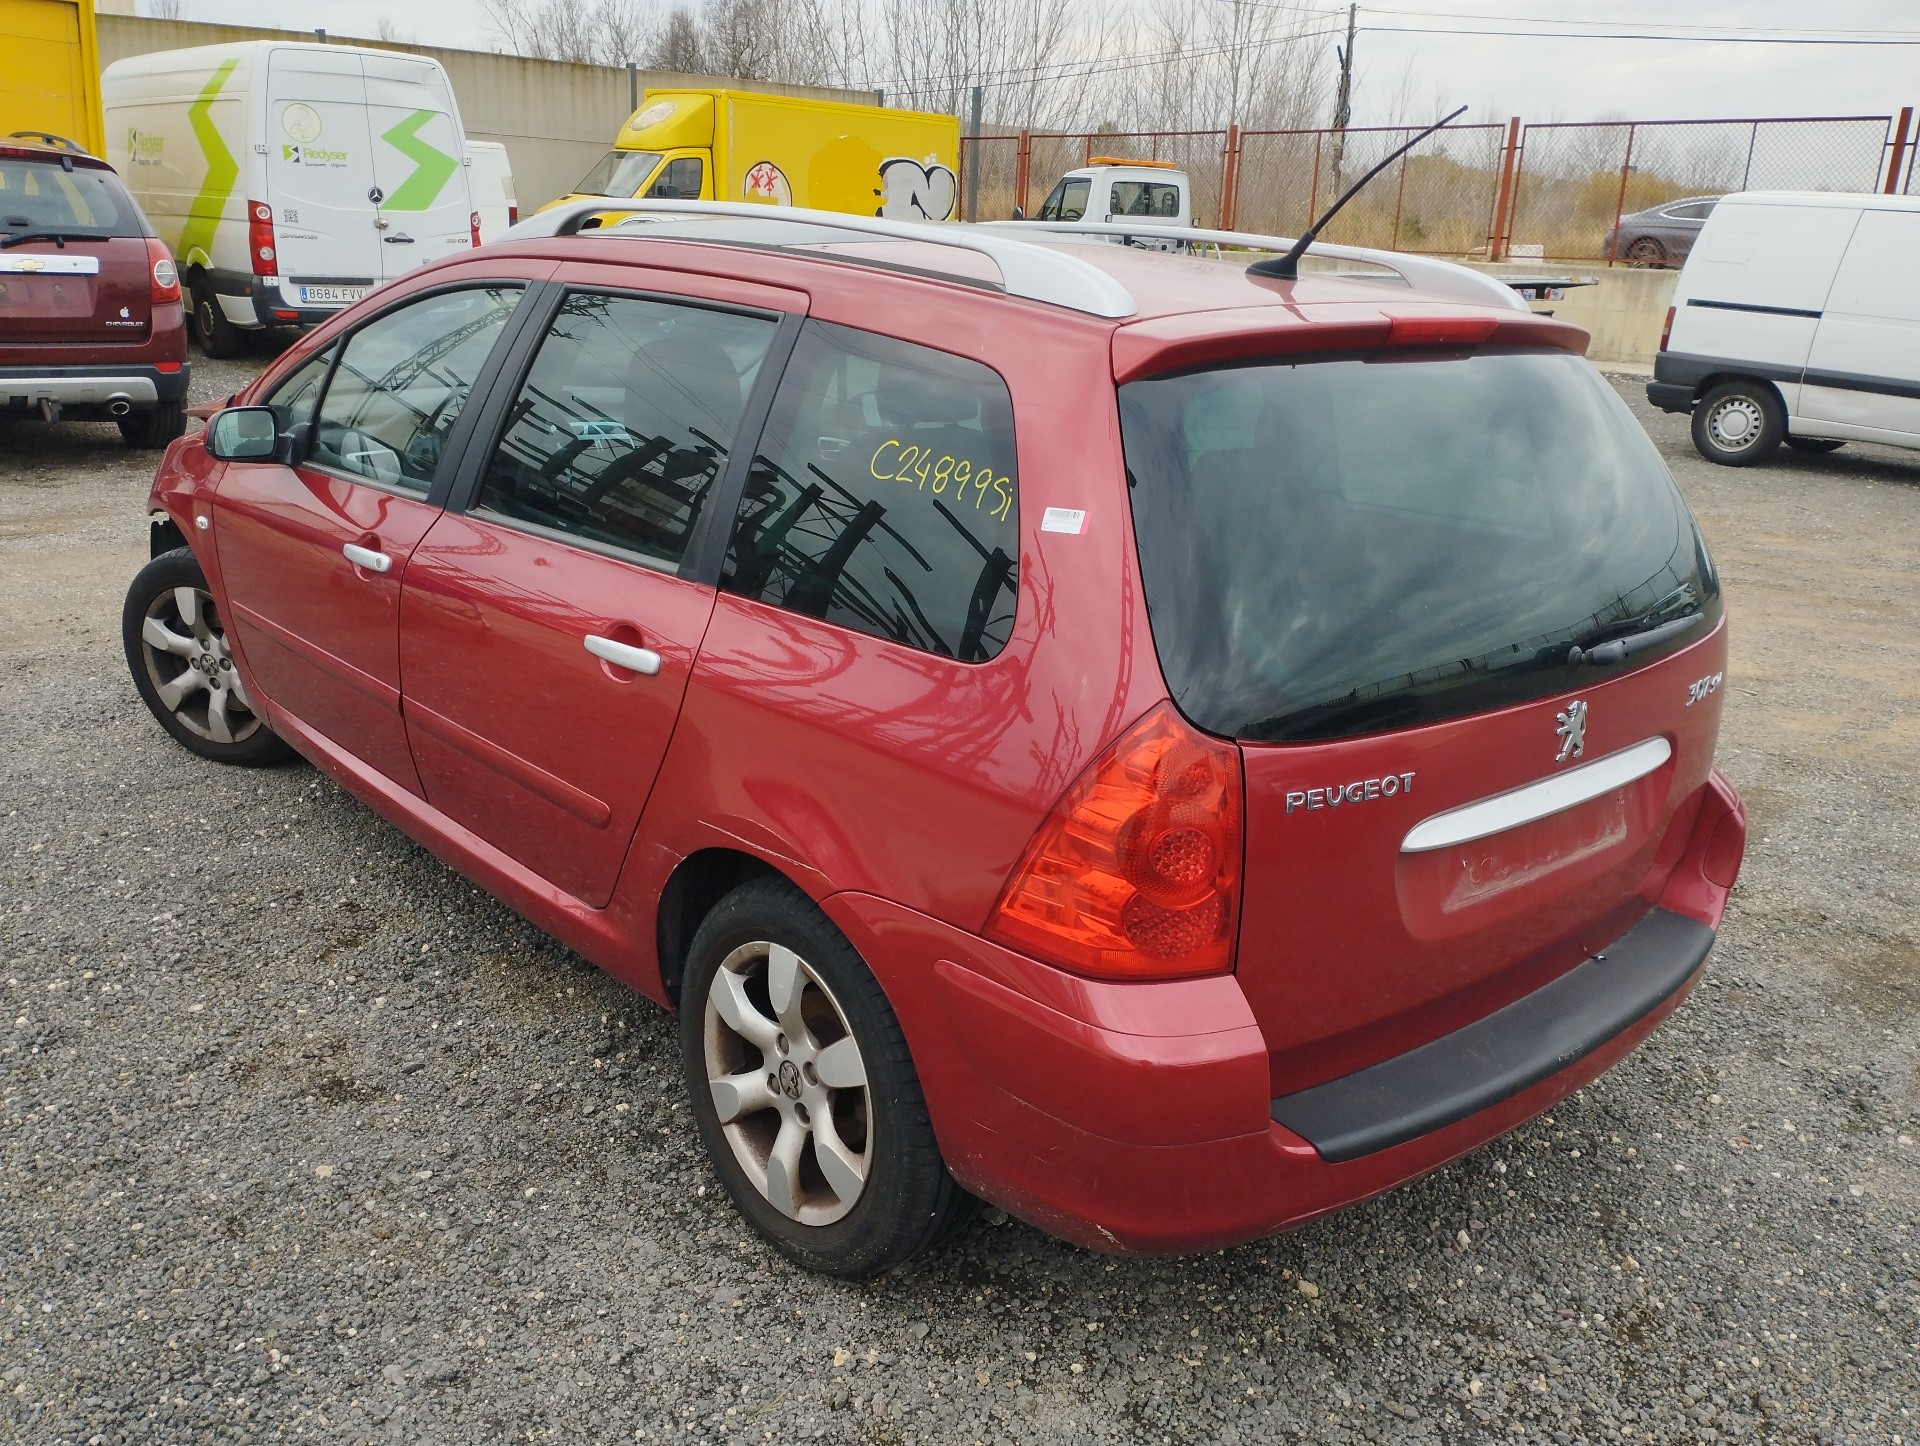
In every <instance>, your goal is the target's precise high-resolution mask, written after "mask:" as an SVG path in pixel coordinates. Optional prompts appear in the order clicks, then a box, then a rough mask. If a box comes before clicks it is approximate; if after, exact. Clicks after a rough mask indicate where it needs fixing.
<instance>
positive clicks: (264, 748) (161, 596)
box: [120, 547, 293, 768]
mask: <svg viewBox="0 0 1920 1446" xmlns="http://www.w3.org/2000/svg"><path fill="white" fill-rule="evenodd" d="M120 632H121V641H122V643H123V644H124V646H125V648H126V652H127V666H128V667H129V668H130V669H131V670H132V673H133V685H134V687H135V688H136V689H137V690H138V691H139V694H140V697H141V700H142V701H143V702H145V703H146V705H147V708H148V709H149V710H150V711H151V712H152V714H153V716H154V717H155V718H157V719H158V720H159V721H160V726H161V727H162V728H164V729H166V730H167V732H168V733H170V734H172V735H173V738H174V740H175V741H176V742H177V743H179V744H180V745H181V746H182V747H185V748H187V749H189V750H191V751H192V752H194V753H197V754H199V755H200V756H201V757H202V758H210V759H212V760H213V761H214V762H216V763H236V764H240V765H243V766H246V767H254V768H263V767H266V766H268V765H270V764H274V763H279V762H281V761H283V760H285V759H287V758H289V757H291V756H292V752H293V750H292V749H290V748H288V747H287V745H286V744H285V743H284V742H282V741H281V740H280V739H279V738H278V737H276V736H275V735H274V733H273V732H272V731H271V730H270V729H269V728H268V727H267V725H266V721H265V720H264V719H263V718H262V717H261V716H260V715H259V714H258V713H256V712H255V711H254V706H253V702H252V700H251V699H250V698H249V697H248V696H247V689H246V684H245V683H243V682H242V681H241V679H240V672H239V669H237V668H236V667H235V666H234V662H233V653H232V651H231V650H230V649H229V648H228V646H227V637H226V630H225V629H224V628H223V627H222V626H221V622H220V614H219V611H218V609H217V608H216V606H215V604H214V600H213V594H212V592H211V591H210V590H209V589H208V587H207V578H206V574H205V573H203V572H202V571H201V570H200V564H199V563H198V562H197V561H196V560H195V559H194V556H193V553H192V552H191V551H190V550H188V549H187V548H184V547H181V548H176V549H174V551H172V552H169V553H165V554H163V555H161V556H159V557H156V558H155V559H154V560H153V561H152V562H150V563H148V564H147V565H146V566H145V567H143V568H141V569H140V571H139V573H138V575H136V576H135V578H134V580H133V586H132V587H131V588H129V589H128V590H127V602H126V606H125V608H123V609H122V610H121V614H120Z"/></svg>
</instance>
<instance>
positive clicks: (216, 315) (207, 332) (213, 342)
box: [193, 278, 246, 361]
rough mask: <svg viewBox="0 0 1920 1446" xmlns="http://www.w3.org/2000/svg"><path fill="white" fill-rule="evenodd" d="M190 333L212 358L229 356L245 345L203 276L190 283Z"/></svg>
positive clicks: (210, 285)
mask: <svg viewBox="0 0 1920 1446" xmlns="http://www.w3.org/2000/svg"><path fill="white" fill-rule="evenodd" d="M193 334H194V336H196V337H197V338H198V339H199V341H200V350H201V351H203V352H205V353H206V354H207V355H208V356H210V357H212V358H213V359H214V360H215V361H228V360H231V359H232V358H234V357H237V356H239V355H240V353H241V352H242V351H244V350H245V349H246V338H245V337H244V336H243V335H242V334H241V331H240V328H239V327H237V326H235V325H234V324H233V323H232V322H230V321H228V320H227V314H226V312H224V311H222V310H221V309H220V299H219V298H218V297H217V296H215V295H214V293H213V286H212V284H211V283H209V282H208V281H206V280H205V279H204V278H203V279H201V280H199V281H196V282H194V284H193Z"/></svg>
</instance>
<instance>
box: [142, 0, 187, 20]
mask: <svg viewBox="0 0 1920 1446" xmlns="http://www.w3.org/2000/svg"><path fill="white" fill-rule="evenodd" d="M147 15H148V16H149V18H151V19H154V20H185V19H186V18H187V0H147Z"/></svg>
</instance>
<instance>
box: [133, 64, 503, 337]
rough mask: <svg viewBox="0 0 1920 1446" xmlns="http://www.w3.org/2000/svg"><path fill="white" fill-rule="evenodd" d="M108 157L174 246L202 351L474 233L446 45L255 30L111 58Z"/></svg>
mask: <svg viewBox="0 0 1920 1446" xmlns="http://www.w3.org/2000/svg"><path fill="white" fill-rule="evenodd" d="M100 86H101V95H102V99H103V101H104V104H105V109H106V118H107V159H108V160H109V161H111V162H112V164H113V165H114V167H115V168H116V169H117V170H118V171H119V172H120V176H121V179H122V180H123V181H124V182H125V183H126V186H127V189H128V190H130V191H131V192H133V195H134V197H135V199H137V200H138V201H139V202H140V205H141V207H142V208H143V209H144V210H145V211H146V213H147V215H148V216H149V217H151V218H152V221H153V224H154V227H155V229H156V230H158V231H159V233H160V236H161V239H162V240H164V241H165V242H166V243H167V244H168V245H169V246H171V247H172V248H173V254H174V256H175V258H176V259H177V260H178V261H179V264H180V279H181V282H182V283H183V284H184V285H185V286H186V288H187V290H188V293H189V304H190V307H191V311H192V315H193V319H194V329H195V331H196V332H197V333H198V334H199V337H200V342H201V345H202V346H203V347H204V348H205V349H206V351H207V354H208V355H209V356H230V355H233V354H234V353H235V352H236V351H237V350H238V348H239V343H240V337H241V333H242V332H244V331H251V330H257V329H259V328H261V327H269V326H312V325H314V324H316V323H318V322H320V321H323V320H325V319H326V317H328V316H329V315H331V314H332V313H333V312H335V311H338V310H339V309H340V308H341V307H343V306H346V305H348V304H350V303H352V302H355V301H358V300H359V299H360V298H361V297H362V296H364V295H365V294H366V293H367V291H368V290H370V289H371V288H372V287H375V286H377V285H379V284H380V283H381V282H382V281H386V280H390V279H391V278H393V277H395V276H398V275H400V274H401V273H402V272H404V271H408V270H411V269H412V268H413V267H415V266H418V265H420V264H421V263H422V262H425V261H434V260H438V259H439V258H440V257H442V256H445V255H447V254H448V253H449V252H451V251H458V250H462V249H464V248H466V247H470V246H475V245H478V244H479V241H478V234H477V233H478V220H477V217H476V216H475V214H474V207H473V199H472V195H471V192H470V190H469V186H468V182H467V167H466V166H465V165H463V164H462V160H463V158H464V156H465V154H466V137H465V134H464V133H463V132H462V130H461V128H460V112H459V109H458V108H457V107H456V106H455V104H454V100H453V89H452V87H451V86H450V85H449V84H448V83H447V73H446V71H445V70H443V69H441V67H440V64H439V62H438V61H434V60H428V59H424V58H422V57H420V56H415V55H402V54H397V53H395V52H393V51H387V50H363V49H359V48H357V47H354V46H348V45H318V44H312V43H288V42H281V41H274V40H256V41H249V42H246V43H244V44H237V45H205V46H196V47H194V48H192V49H187V50H162V51H157V52H155V53H153V54H151V55H138V56H133V57H130V58H128V59H126V60H118V61H115V62H114V63H113V64H112V65H110V66H108V67H107V69H106V71H105V72H104V73H103V74H102V75H101V78H100Z"/></svg>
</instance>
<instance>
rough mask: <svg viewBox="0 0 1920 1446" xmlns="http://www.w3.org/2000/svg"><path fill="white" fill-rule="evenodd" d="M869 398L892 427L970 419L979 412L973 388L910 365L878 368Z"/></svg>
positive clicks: (969, 420) (976, 396)
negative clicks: (875, 382)
mask: <svg viewBox="0 0 1920 1446" xmlns="http://www.w3.org/2000/svg"><path fill="white" fill-rule="evenodd" d="M873 400H874V405H875V406H876V407H877V408H879V411H880V416H881V419H882V420H883V421H885V422H886V423H888V424H889V425H890V426H895V427H911V426H914V425H916V424H918V423H928V422H937V423H948V424H950V423H953V422H971V421H973V420H974V419H975V418H976V417H978V416H979V415H980V398H979V395H978V394H977V393H976V391H975V390H974V388H972V387H970V386H967V385H966V384H965V383H963V382H956V381H949V380H947V379H946V378H944V377H937V376H933V375H930V374H929V373H927V372H923V371H918V370H915V369H913V368H911V367H901V366H890V367H885V368H882V370H881V372H880V384H879V386H877V387H876V388H875V389H874V394H873Z"/></svg>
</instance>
